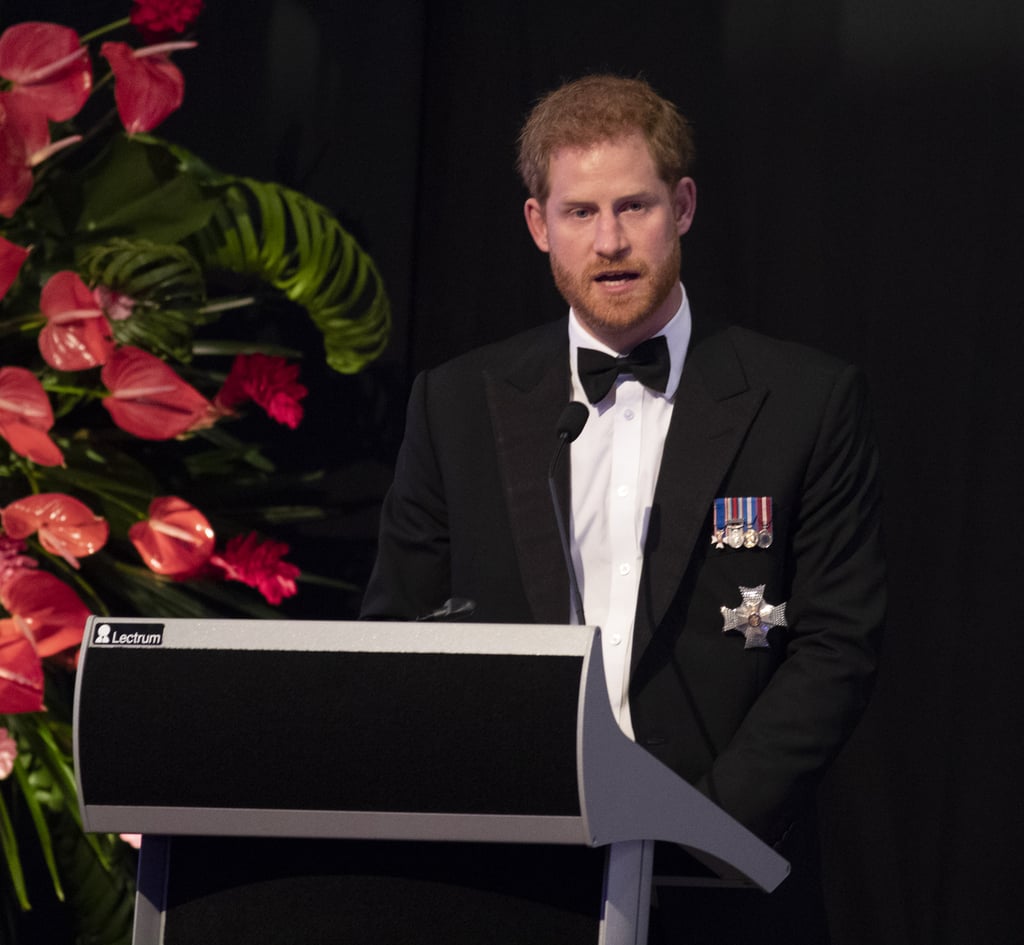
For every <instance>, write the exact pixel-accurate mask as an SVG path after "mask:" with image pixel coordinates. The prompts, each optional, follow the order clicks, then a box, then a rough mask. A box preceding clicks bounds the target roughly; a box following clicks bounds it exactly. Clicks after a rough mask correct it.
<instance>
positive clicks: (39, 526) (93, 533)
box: [0, 492, 110, 568]
mask: <svg viewBox="0 0 1024 945" xmlns="http://www.w3.org/2000/svg"><path fill="white" fill-rule="evenodd" d="M0 522H2V524H3V528H4V531H5V532H6V533H7V536H8V537H9V538H14V539H19V538H28V536H29V535H31V534H33V533H35V532H38V533H39V543H40V544H41V545H42V546H43V547H44V548H45V549H46V550H47V551H49V552H50V553H51V554H55V555H60V556H61V557H62V558H63V559H64V560H65V561H67V563H68V564H70V565H71V566H72V567H73V568H77V567H78V559H79V558H84V557H85V556H86V555H91V554H95V553H96V552H97V551H99V550H100V549H101V548H102V547H103V546H104V545H105V544H106V543H107V536H108V534H109V533H110V529H109V526H108V525H107V520H106V519H105V518H103V517H102V516H99V515H97V514H96V513H95V512H93V511H92V509H90V508H89V506H87V505H86V504H85V503H84V502H80V501H79V500H78V499H76V498H74V497H72V496H69V495H64V494H63V493H60V492H43V493H40V494H38V495H27V496H24V497H23V498H21V499H15V500H14V501H13V502H12V503H11V504H10V505H8V506H7V507H6V508H4V509H3V511H0Z"/></svg>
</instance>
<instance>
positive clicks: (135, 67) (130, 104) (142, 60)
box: [100, 42, 196, 135]
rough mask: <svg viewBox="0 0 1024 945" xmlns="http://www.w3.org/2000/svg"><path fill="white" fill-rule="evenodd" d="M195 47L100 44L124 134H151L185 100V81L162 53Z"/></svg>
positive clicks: (191, 44)
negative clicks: (147, 132) (109, 72)
mask: <svg viewBox="0 0 1024 945" xmlns="http://www.w3.org/2000/svg"><path fill="white" fill-rule="evenodd" d="M195 45H196V44H195V43H191V42H180V43H162V44H161V45H159V46H145V47H143V48H142V49H132V47H131V46H129V45H128V44H127V43H104V44H103V45H102V46H101V47H100V55H101V56H103V57H105V58H106V60H107V62H109V63H110V70H111V72H113V73H114V101H115V102H117V113H118V115H120V116H121V123H122V124H123V125H124V128H125V131H127V132H128V134H130V135H133V134H135V133H137V132H139V131H152V130H153V129H154V128H155V127H156V126H157V125H159V124H160V122H162V121H163V120H164V119H165V118H166V117H167V116H168V115H170V114H171V112H173V111H176V110H177V109H178V108H180V107H181V103H182V100H183V99H184V97H185V77H184V76H183V75H182V74H181V71H180V70H179V69H178V67H177V66H176V65H174V63H172V62H171V60H170V59H169V58H168V57H167V55H166V53H169V52H173V51H174V50H176V49H191V48H192V47H193V46H195Z"/></svg>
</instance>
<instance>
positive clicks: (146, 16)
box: [131, 0, 203, 43]
mask: <svg viewBox="0 0 1024 945" xmlns="http://www.w3.org/2000/svg"><path fill="white" fill-rule="evenodd" d="M202 10H203V0H134V3H133V4H132V12H131V21H132V25H133V26H135V28H136V29H137V30H138V31H139V32H140V33H141V34H142V37H143V39H145V40H146V42H147V43H148V42H152V41H153V39H154V38H158V37H162V36H166V35H167V34H169V33H178V34H181V33H184V32H185V30H186V29H188V28H189V27H190V26H191V25H192V24H193V23H194V22H195V21H196V19H197V17H198V16H199V14H200V13H201V12H202Z"/></svg>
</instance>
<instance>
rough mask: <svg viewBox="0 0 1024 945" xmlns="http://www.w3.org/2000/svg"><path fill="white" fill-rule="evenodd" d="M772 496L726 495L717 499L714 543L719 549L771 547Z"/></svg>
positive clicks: (712, 537) (712, 531) (712, 538)
mask: <svg viewBox="0 0 1024 945" xmlns="http://www.w3.org/2000/svg"><path fill="white" fill-rule="evenodd" d="M772 539H773V531H772V497H771V496H770V495H762V496H752V495H751V496H724V497H722V498H718V499H715V504H714V527H713V528H712V530H711V544H713V545H714V546H715V548H716V549H718V550H719V551H722V550H724V549H725V548H726V547H727V546H728V547H729V548H733V549H736V550H738V549H740V548H747V549H753V548H761V549H766V548H769V547H771V543H772Z"/></svg>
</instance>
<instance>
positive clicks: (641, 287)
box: [525, 134, 696, 352]
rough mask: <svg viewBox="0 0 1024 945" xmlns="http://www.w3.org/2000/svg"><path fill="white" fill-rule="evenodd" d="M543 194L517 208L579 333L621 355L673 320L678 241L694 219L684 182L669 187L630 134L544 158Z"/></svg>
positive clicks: (691, 195)
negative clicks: (583, 330)
mask: <svg viewBox="0 0 1024 945" xmlns="http://www.w3.org/2000/svg"><path fill="white" fill-rule="evenodd" d="M549 180H550V185H551V186H550V192H549V194H548V199H547V200H546V201H545V202H544V203H543V204H541V203H540V202H539V201H538V200H536V199H535V198H533V197H531V198H530V199H529V200H527V201H526V206H525V214H526V224H527V226H528V227H529V229H530V234H531V236H533V240H534V242H535V243H536V244H537V246H538V247H539V248H540V249H541V250H542V251H544V252H546V253H549V254H550V256H551V271H552V273H553V274H554V277H555V284H556V285H557V286H558V290H559V292H561V293H562V296H563V297H564V298H565V300H566V301H567V302H568V303H569V304H570V305H571V306H572V307H573V310H574V311H575V312H576V314H577V316H578V317H579V320H580V322H581V323H582V324H583V326H584V328H586V329H587V331H589V332H590V334H591V335H593V336H594V337H595V338H597V339H599V340H600V341H603V342H604V343H605V344H607V345H609V346H610V347H612V348H614V349H615V350H617V351H620V352H625V351H628V350H630V349H631V348H633V347H635V346H636V345H637V344H638V343H639V342H641V341H643V340H644V339H645V338H649V337H650V336H651V335H653V334H655V333H657V332H658V331H659V330H660V329H661V328H663V327H664V326H665V325H666V324H667V323H668V321H669V320H670V319H671V318H672V316H673V315H674V314H675V313H676V310H677V309H678V307H679V303H680V301H681V294H680V291H679V237H680V236H681V235H682V234H683V233H685V232H686V231H687V230H688V229H689V228H690V224H691V223H692V221H693V213H694V209H695V205H696V189H695V187H694V183H693V181H692V180H691V179H690V178H689V177H684V178H683V179H682V180H681V181H679V183H678V184H677V185H676V186H675V187H674V188H672V187H669V186H668V184H666V183H665V182H664V181H663V180H662V179H661V178H660V177H659V176H658V173H657V170H656V168H655V165H654V160H653V158H652V157H651V153H650V149H649V148H648V146H647V143H646V142H645V141H644V139H643V138H642V137H641V136H640V135H639V134H636V135H630V136H628V137H625V138H620V139H618V140H615V141H605V142H601V143H599V144H595V145H593V146H592V147H588V148H584V149H571V148H563V149H561V150H559V151H556V152H555V153H554V155H552V158H551V166H550V169H549Z"/></svg>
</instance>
